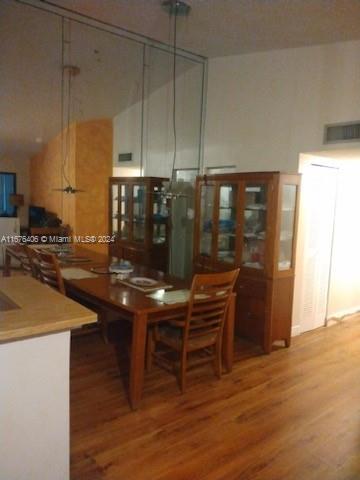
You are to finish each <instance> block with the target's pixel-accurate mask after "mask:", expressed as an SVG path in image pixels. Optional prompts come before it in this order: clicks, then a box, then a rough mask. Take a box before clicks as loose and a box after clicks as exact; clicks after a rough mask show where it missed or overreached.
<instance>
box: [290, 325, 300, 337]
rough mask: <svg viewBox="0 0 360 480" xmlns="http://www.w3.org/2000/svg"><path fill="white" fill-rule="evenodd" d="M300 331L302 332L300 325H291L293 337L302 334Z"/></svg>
mask: <svg viewBox="0 0 360 480" xmlns="http://www.w3.org/2000/svg"><path fill="white" fill-rule="evenodd" d="M300 333H301V329H300V325H293V326H292V327H291V336H292V337H296V336H297V335H300Z"/></svg>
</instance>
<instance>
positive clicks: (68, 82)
mask: <svg viewBox="0 0 360 480" xmlns="http://www.w3.org/2000/svg"><path fill="white" fill-rule="evenodd" d="M64 22H65V19H64V18H63V19H62V29H61V183H62V185H65V186H62V187H61V188H54V189H53V190H54V191H57V192H63V193H68V194H74V193H77V192H83V191H84V190H80V189H78V188H75V187H73V186H72V185H71V182H70V180H69V177H68V176H67V173H66V169H67V166H68V165H69V161H70V154H71V135H70V121H71V104H72V84H73V80H74V78H75V77H76V76H77V75H79V73H80V68H79V67H77V66H76V65H71V64H66V63H65V56H66V54H65V53H66V52H65V50H66V47H68V52H67V53H68V54H67V56H68V57H69V61H70V45H71V38H70V26H69V39H68V40H66V38H65V24H64ZM69 25H70V24H69Z"/></svg>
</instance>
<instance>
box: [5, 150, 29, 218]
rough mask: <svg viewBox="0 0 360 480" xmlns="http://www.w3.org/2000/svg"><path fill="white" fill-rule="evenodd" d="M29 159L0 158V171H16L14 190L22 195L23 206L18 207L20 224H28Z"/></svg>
mask: <svg viewBox="0 0 360 480" xmlns="http://www.w3.org/2000/svg"><path fill="white" fill-rule="evenodd" d="M29 165H30V160H29V159H28V158H23V157H19V158H9V157H3V158H0V172H12V173H16V190H17V193H21V194H23V195H24V203H25V205H24V206H23V207H19V208H18V216H19V218H20V224H21V225H22V226H27V225H28V220H29V219H28V205H29V201H30V173H29Z"/></svg>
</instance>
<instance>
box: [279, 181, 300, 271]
mask: <svg viewBox="0 0 360 480" xmlns="http://www.w3.org/2000/svg"><path fill="white" fill-rule="evenodd" d="M296 194H297V185H286V184H285V185H283V187H282V196H281V198H282V204H281V218H280V246H279V259H278V268H279V270H288V269H289V268H291V266H292V263H293V258H292V253H293V241H294V226H295V208H296Z"/></svg>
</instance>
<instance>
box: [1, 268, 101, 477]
mask: <svg viewBox="0 0 360 480" xmlns="http://www.w3.org/2000/svg"><path fill="white" fill-rule="evenodd" d="M96 319H97V317H96V314H95V313H93V312H92V311H90V310H88V309H87V308H85V307H83V306H82V305H80V304H78V303H76V302H74V301H73V300H70V299H69V298H66V297H65V296H64V295H61V294H60V293H58V292H56V291H55V290H53V289H52V288H50V287H48V286H47V285H44V284H42V283H40V282H39V281H37V280H34V279H33V278H31V277H26V276H23V275H18V276H14V277H8V278H0V385H1V389H0V432H1V442H0V477H1V478H2V479H6V480H19V479H26V480H39V479H41V480H69V477H70V474H69V471H70V435H69V432H70V415H69V403H70V402H69V389H70V385H69V377H70V375H69V373H70V330H71V329H73V328H76V327H81V326H82V325H84V324H87V323H94V322H96Z"/></svg>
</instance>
